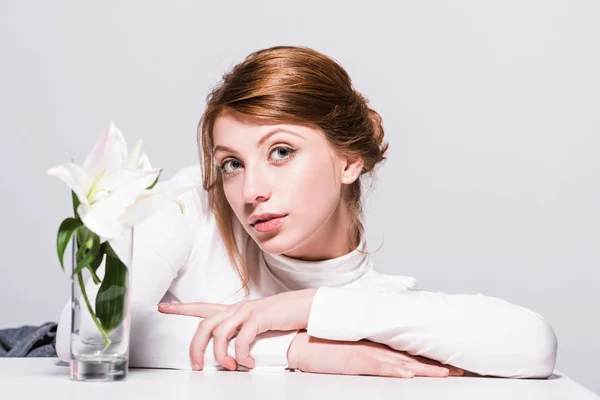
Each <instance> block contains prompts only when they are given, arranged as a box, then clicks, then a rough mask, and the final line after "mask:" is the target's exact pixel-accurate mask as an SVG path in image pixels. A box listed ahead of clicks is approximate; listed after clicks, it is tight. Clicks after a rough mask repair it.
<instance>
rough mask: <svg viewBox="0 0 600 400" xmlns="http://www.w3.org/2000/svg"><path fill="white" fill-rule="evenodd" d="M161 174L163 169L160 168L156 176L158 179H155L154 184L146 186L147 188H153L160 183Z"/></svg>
mask: <svg viewBox="0 0 600 400" xmlns="http://www.w3.org/2000/svg"><path fill="white" fill-rule="evenodd" d="M160 174H162V169H161V170H160V172H159V173H158V176H157V177H156V179H155V180H154V182H153V183H152V185H150V186H148V187H147V188H146V190H148V189H152V188H153V187H154V186H155V185H156V184H157V183H158V178H160Z"/></svg>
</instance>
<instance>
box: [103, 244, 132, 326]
mask: <svg viewBox="0 0 600 400" xmlns="http://www.w3.org/2000/svg"><path fill="white" fill-rule="evenodd" d="M105 243H106V242H105ZM113 255H115V252H114V251H113V249H112V248H111V247H110V245H109V244H107V245H106V272H105V274H104V279H103V280H102V285H100V289H99V291H98V295H97V296H96V315H97V316H98V319H99V320H100V322H101V323H102V327H103V328H104V330H105V331H106V332H107V333H110V332H112V331H113V330H114V329H115V328H117V327H118V326H119V325H120V324H121V323H122V322H123V320H124V318H125V302H126V300H127V299H126V297H127V284H128V276H127V275H128V271H127V266H126V265H125V264H123V262H122V261H121V260H120V259H119V258H118V257H113Z"/></svg>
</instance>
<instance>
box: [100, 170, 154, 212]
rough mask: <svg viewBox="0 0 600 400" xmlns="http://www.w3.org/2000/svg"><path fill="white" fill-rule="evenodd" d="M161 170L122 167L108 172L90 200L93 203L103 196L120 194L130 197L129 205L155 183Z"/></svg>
mask: <svg viewBox="0 0 600 400" xmlns="http://www.w3.org/2000/svg"><path fill="white" fill-rule="evenodd" d="M160 172H161V169H154V170H150V171H140V170H133V169H121V170H118V171H114V172H112V173H108V174H106V175H105V176H104V177H102V180H101V181H100V184H99V191H98V195H97V196H94V198H93V199H90V202H91V203H92V204H93V203H94V201H98V200H100V199H101V198H103V197H106V196H113V195H114V194H118V195H119V196H121V197H122V198H123V197H127V198H128V199H129V200H128V201H129V203H128V204H127V205H129V204H131V203H133V201H134V200H135V199H136V198H137V196H138V195H139V194H140V193H142V192H143V191H144V190H145V189H146V188H147V187H148V186H150V185H152V183H154V181H155V180H156V178H157V177H158V176H159V174H160ZM123 201H125V200H123Z"/></svg>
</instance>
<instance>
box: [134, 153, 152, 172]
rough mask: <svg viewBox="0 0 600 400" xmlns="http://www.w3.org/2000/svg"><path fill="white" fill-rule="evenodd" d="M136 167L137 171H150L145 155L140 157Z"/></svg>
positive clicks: (148, 160)
mask: <svg viewBox="0 0 600 400" xmlns="http://www.w3.org/2000/svg"><path fill="white" fill-rule="evenodd" d="M137 167H138V169H141V170H143V171H148V170H150V169H152V165H151V164H150V159H149V158H148V156H147V155H146V153H143V154H142V156H141V157H140V161H139V163H138V166H137Z"/></svg>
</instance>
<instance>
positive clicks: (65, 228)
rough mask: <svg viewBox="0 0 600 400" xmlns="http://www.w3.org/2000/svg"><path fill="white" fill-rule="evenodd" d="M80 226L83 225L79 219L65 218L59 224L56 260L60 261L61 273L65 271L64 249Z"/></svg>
mask: <svg viewBox="0 0 600 400" xmlns="http://www.w3.org/2000/svg"><path fill="white" fill-rule="evenodd" d="M82 226H83V223H82V222H81V221H80V220H79V219H75V218H67V219H65V220H64V221H63V222H62V223H61V224H60V227H59V228H58V235H57V236H56V249H57V251H58V260H59V261H60V266H61V268H62V269H63V271H64V270H65V265H64V262H63V259H64V256H65V249H66V248H67V245H68V244H69V241H70V240H71V238H72V237H73V234H74V233H75V232H77V231H78V230H79V229H80V228H81V227H82Z"/></svg>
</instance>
